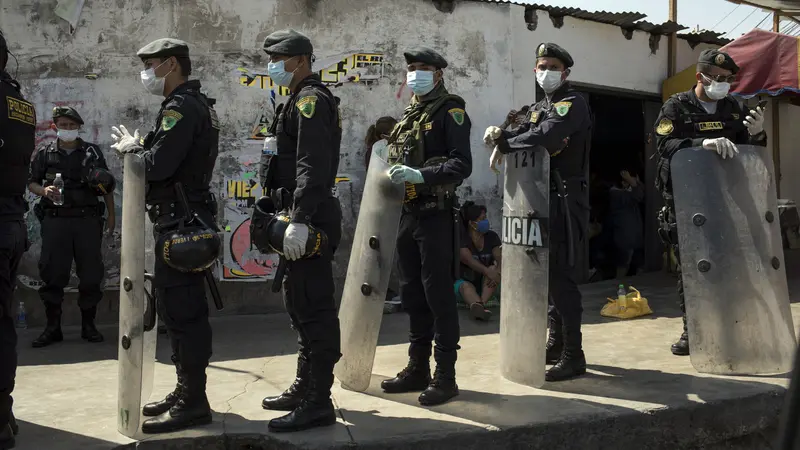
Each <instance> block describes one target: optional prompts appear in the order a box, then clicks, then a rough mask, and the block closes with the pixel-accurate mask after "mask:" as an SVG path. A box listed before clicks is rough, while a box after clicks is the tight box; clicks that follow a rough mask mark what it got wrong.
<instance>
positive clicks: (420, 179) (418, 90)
mask: <svg viewBox="0 0 800 450" xmlns="http://www.w3.org/2000/svg"><path fill="white" fill-rule="evenodd" d="M403 56H405V60H406V64H407V65H408V67H407V69H408V72H407V77H406V82H407V84H408V87H409V88H411V90H412V91H413V93H414V97H413V98H412V99H411V104H410V105H409V106H408V107H407V108H406V109H405V111H404V113H403V118H402V119H401V120H400V122H399V123H398V124H397V125H396V126H395V127H394V129H393V130H392V133H391V134H390V136H389V139H388V142H389V147H388V151H389V154H388V161H389V163H391V164H393V167H392V168H391V169H390V171H389V176H390V177H391V180H392V182H394V183H403V184H405V188H406V197H405V200H404V202H405V203H404V206H403V215H402V216H401V219H400V230H399V234H398V236H397V257H398V269H399V272H400V296H401V298H402V302H403V307H404V309H405V310H406V311H408V314H409V317H410V328H411V329H410V333H409V340H410V346H409V349H408V356H409V362H408V365H407V366H406V368H405V369H403V370H402V371H401V372H400V373H398V374H397V377H395V378H392V379H389V380H385V381H383V382H382V383H381V388H383V390H384V391H385V392H387V393H401V392H414V391H422V393H421V394H420V396H419V403H420V404H422V405H424V406H433V405H439V404H442V403H444V402H446V401H448V400H450V399H451V398H453V397H455V396H456V395H458V386H457V385H456V358H457V354H456V352H457V350H458V349H459V348H460V347H459V346H458V341H459V338H460V329H459V324H458V311H457V306H456V297H455V292H454V291H453V283H454V282H455V276H454V270H455V268H456V267H458V266H457V265H458V264H459V263H458V259H457V258H456V254H457V252H458V250H459V249H460V246H461V245H460V242H459V241H458V240H459V235H458V232H457V227H460V225H459V224H458V223H457V221H456V220H455V216H454V211H455V210H456V209H455V208H457V206H458V204H457V203H458V201H457V199H456V187H457V186H459V185H460V184H461V183H462V182H463V181H464V180H465V179H466V178H467V177H469V176H470V174H471V173H472V153H471V150H470V143H469V133H470V129H471V128H472V124H471V122H470V120H469V117H468V116H467V113H466V112H465V111H464V107H465V102H464V100H463V99H462V98H461V97H458V96H456V95H451V94H449V93H448V92H447V88H446V87H445V83H444V74H443V73H442V70H443V69H445V68H446V67H447V61H445V59H444V58H443V57H442V55H440V54H439V53H437V52H436V51H435V50H432V49H430V48H426V47H418V48H414V49H412V50H409V51H407V52H405V53H404V54H403ZM420 138H421V139H420ZM454 265H456V266H455V267H454ZM434 341H435V343H436V345H435V348H434V349H433V350H434V351H433V354H434V359H435V361H436V370H435V372H434V375H433V378H431V370H430V357H431V350H432V344H433V342H434Z"/></svg>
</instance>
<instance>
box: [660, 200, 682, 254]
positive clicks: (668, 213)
mask: <svg viewBox="0 0 800 450" xmlns="http://www.w3.org/2000/svg"><path fill="white" fill-rule="evenodd" d="M658 237H659V238H661V242H663V243H664V245H678V224H677V223H676V222H675V217H674V213H673V211H672V210H670V208H669V206H666V205H665V206H663V207H661V209H660V210H659V211H658Z"/></svg>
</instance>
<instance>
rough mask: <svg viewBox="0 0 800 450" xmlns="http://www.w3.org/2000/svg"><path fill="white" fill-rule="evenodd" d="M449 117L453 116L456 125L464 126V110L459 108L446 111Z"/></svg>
mask: <svg viewBox="0 0 800 450" xmlns="http://www.w3.org/2000/svg"><path fill="white" fill-rule="evenodd" d="M447 112H448V113H449V114H450V115H451V116H453V120H454V121H455V122H456V124H457V125H464V114H465V113H464V110H463V109H461V108H453V109H451V110H449V111H447Z"/></svg>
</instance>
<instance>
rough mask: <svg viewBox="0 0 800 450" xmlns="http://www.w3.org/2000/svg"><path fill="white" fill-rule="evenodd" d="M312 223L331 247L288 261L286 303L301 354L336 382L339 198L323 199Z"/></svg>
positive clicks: (337, 352) (338, 334) (320, 374)
mask: <svg viewBox="0 0 800 450" xmlns="http://www.w3.org/2000/svg"><path fill="white" fill-rule="evenodd" d="M311 223H312V225H313V226H314V227H316V228H318V229H320V230H322V231H323V232H325V234H326V235H327V236H328V248H326V249H325V250H324V251H323V254H322V255H320V256H317V257H313V258H307V259H298V260H295V261H287V266H286V278H284V280H283V302H284V305H285V307H286V312H287V313H288V314H289V319H290V320H291V325H292V328H293V329H294V330H295V331H296V332H297V342H298V344H299V347H300V354H301V355H302V356H303V357H305V358H308V359H309V360H310V361H311V370H312V371H313V372H314V373H315V376H316V375H319V376H323V377H326V379H327V378H329V379H330V380H329V381H330V383H332V382H333V378H332V377H333V366H334V364H336V362H337V361H339V358H341V356H342V354H341V337H340V328H339V316H338V314H337V311H336V300H335V299H334V291H335V287H334V283H333V255H334V254H335V252H336V248H337V247H338V246H339V243H340V241H341V239H342V210H341V207H340V205H339V200H338V199H336V198H334V197H330V198H328V199H326V200H325V201H323V202H322V203H321V204H320V206H319V207H318V209H317V213H316V214H315V215H314V217H312V219H311ZM328 387H330V386H328Z"/></svg>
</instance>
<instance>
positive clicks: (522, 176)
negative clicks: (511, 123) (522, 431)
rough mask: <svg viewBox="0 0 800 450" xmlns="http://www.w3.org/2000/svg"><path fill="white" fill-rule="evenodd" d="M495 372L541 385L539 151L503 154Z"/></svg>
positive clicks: (544, 217)
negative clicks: (500, 259)
mask: <svg viewBox="0 0 800 450" xmlns="http://www.w3.org/2000/svg"><path fill="white" fill-rule="evenodd" d="M505 159H506V161H505V163H504V165H505V193H504V196H503V264H502V267H501V272H502V273H501V279H502V290H501V294H500V299H501V301H500V303H501V305H502V306H501V308H500V371H501V373H502V375H503V376H504V377H505V378H506V379H508V380H510V381H513V382H515V383H519V384H523V385H526V386H531V387H541V386H542V385H543V384H544V370H545V338H546V334H547V295H548V276H547V268H548V263H549V253H548V252H549V237H548V236H549V233H548V231H549V226H548V225H549V223H548V218H549V215H550V209H549V204H550V181H549V180H550V155H549V154H548V152H547V150H545V149H543V148H541V147H539V148H535V149H529V150H521V151H517V152H514V153H511V154H508V155H506V158H505Z"/></svg>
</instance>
